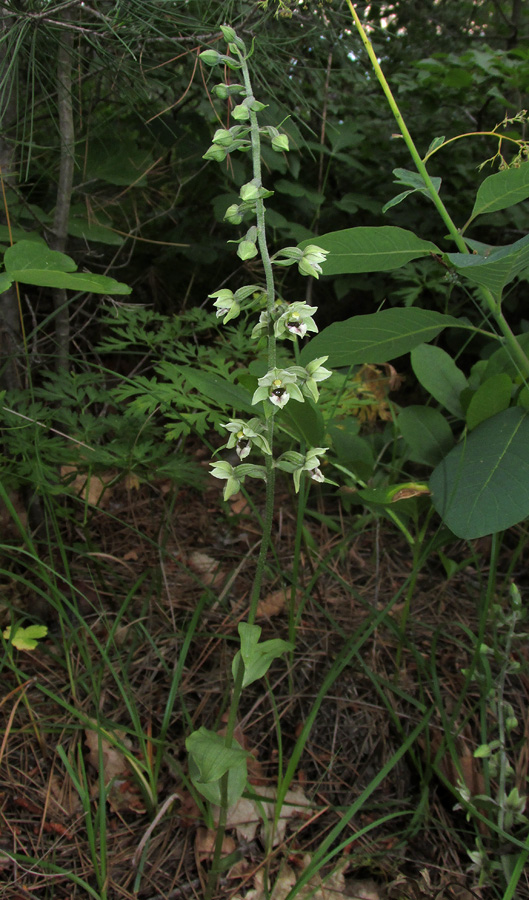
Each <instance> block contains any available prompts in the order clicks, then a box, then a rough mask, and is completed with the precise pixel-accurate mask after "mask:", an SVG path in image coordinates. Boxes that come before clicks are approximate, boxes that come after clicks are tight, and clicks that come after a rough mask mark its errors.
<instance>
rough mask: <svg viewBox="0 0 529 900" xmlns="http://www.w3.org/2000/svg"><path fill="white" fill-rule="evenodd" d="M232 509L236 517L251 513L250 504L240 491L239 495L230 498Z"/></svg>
mask: <svg viewBox="0 0 529 900" xmlns="http://www.w3.org/2000/svg"><path fill="white" fill-rule="evenodd" d="M230 509H231V511H232V513H233V515H234V516H240V515H242V514H243V513H249V512H250V504H249V503H248V500H247V499H246V497H245V496H244V495H243V494H242V493H241V492H240V491H239V493H238V494H234V495H233V497H230Z"/></svg>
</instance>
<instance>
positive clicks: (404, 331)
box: [300, 307, 466, 368]
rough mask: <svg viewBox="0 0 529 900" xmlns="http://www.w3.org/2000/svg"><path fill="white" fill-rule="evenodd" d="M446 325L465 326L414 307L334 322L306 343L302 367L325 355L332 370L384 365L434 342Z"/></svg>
mask: <svg viewBox="0 0 529 900" xmlns="http://www.w3.org/2000/svg"><path fill="white" fill-rule="evenodd" d="M448 326H457V327H463V328H464V327H466V326H465V325H464V324H462V323H461V322H460V321H459V320H458V319H455V318H454V317H453V316H445V315H443V314H442V313H438V312H435V311H434V310H428V309H415V308H414V307H409V308H407V309H382V310H380V312H377V313H372V314H371V315H367V316H353V318H352V319H346V321H345V322H334V323H333V324H332V325H329V326H328V328H325V329H324V330H323V331H322V332H320V334H317V335H316V337H314V338H313V339H312V340H311V341H310V342H309V343H308V344H306V346H305V347H304V348H303V350H302V351H301V357H300V358H301V365H304V366H306V365H307V363H308V362H310V360H312V359H315V358H316V357H318V356H328V361H327V363H326V365H328V366H329V367H331V368H340V367H342V366H353V365H361V364H363V363H383V362H387V361H388V360H390V359H395V358H396V357H397V356H402V355H403V354H404V353H408V352H409V351H410V350H413V348H414V347H417V346H418V344H422V343H424V341H431V340H433V338H434V337H436V336H437V335H438V334H439V332H440V331H442V330H443V328H447V327H448Z"/></svg>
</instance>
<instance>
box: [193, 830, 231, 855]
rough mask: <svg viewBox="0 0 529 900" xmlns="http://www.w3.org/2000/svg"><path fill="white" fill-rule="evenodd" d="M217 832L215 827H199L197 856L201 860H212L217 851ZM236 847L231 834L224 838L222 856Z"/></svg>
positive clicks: (196, 838) (196, 839)
mask: <svg viewBox="0 0 529 900" xmlns="http://www.w3.org/2000/svg"><path fill="white" fill-rule="evenodd" d="M216 839H217V832H216V831H215V830H214V829H208V828H202V827H200V828H197V831H196V835H195V857H196V859H197V860H198V861H199V862H202V861H203V860H205V859H206V860H211V859H212V858H213V853H214V851H215V841H216ZM235 849H236V846H235V841H234V840H233V838H232V837H230V835H229V834H225V835H224V838H223V840H222V856H229V854H230V853H233V852H234V851H235Z"/></svg>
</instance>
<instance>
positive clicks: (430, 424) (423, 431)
mask: <svg viewBox="0 0 529 900" xmlns="http://www.w3.org/2000/svg"><path fill="white" fill-rule="evenodd" d="M397 425H398V428H399V431H400V433H401V434H402V437H403V438H404V440H405V441H406V443H407V444H408V446H409V448H410V451H411V453H410V459H411V460H412V461H413V462H418V463H424V464H425V465H427V466H436V465H437V464H438V463H440V462H441V460H442V459H444V457H445V456H446V454H447V453H449V452H450V450H451V449H452V447H453V446H454V436H453V434H452V429H451V428H450V425H449V424H448V422H447V421H446V419H445V417H444V416H443V414H442V413H441V412H439V410H438V409H435V408H434V407H433V406H407V407H406V408H405V409H403V410H401V412H400V413H399V416H398V419H397Z"/></svg>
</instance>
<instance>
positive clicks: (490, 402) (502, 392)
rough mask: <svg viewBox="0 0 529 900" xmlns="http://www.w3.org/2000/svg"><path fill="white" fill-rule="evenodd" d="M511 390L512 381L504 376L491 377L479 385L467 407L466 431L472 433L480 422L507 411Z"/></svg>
mask: <svg viewBox="0 0 529 900" xmlns="http://www.w3.org/2000/svg"><path fill="white" fill-rule="evenodd" d="M512 388H513V384H512V381H511V379H510V378H509V376H508V375H505V374H502V375H492V377H491V378H487V380H486V381H484V382H483V384H480V386H479V388H478V389H477V391H476V393H475V394H474V395H473V397H472V399H471V401H470V403H469V405H468V409H467V415H466V421H467V426H468V430H469V431H472V429H474V428H475V427H476V425H479V423H480V422H484V421H485V419H490V418H491V416H495V415H496V414H497V413H500V412H503V410H504V409H508V407H509V406H510V403H511V395H512Z"/></svg>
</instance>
